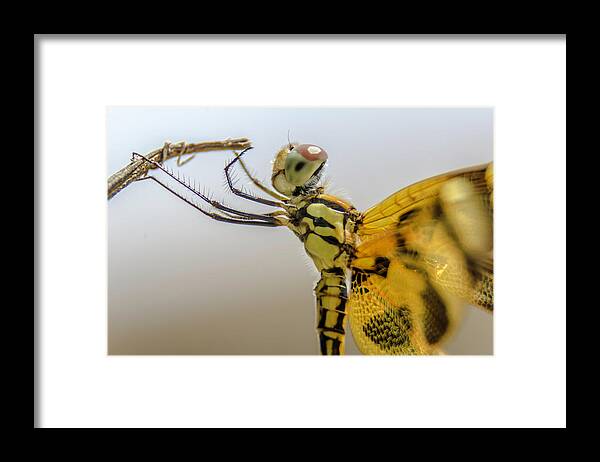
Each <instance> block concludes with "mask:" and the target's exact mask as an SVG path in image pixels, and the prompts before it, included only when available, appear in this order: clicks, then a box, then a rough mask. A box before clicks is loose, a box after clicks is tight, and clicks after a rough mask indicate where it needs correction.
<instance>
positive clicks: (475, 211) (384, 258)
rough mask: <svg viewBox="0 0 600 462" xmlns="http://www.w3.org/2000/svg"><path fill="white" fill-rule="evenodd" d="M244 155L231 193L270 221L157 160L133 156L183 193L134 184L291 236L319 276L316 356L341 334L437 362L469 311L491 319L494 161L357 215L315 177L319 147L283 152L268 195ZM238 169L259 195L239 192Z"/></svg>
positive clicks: (321, 159)
mask: <svg viewBox="0 0 600 462" xmlns="http://www.w3.org/2000/svg"><path fill="white" fill-rule="evenodd" d="M250 149H253V148H252V147H248V148H246V149H244V150H243V151H241V152H240V153H237V152H234V154H235V157H234V158H233V159H232V160H231V161H229V162H227V164H226V166H225V168H224V172H225V178H226V182H227V187H228V188H229V190H230V191H231V192H232V193H233V194H235V195H236V196H239V197H241V198H243V199H245V200H248V201H252V202H255V203H259V204H261V205H263V206H268V207H271V208H272V210H271V211H269V212H265V213H251V212H246V211H243V210H238V209H236V208H232V207H228V206H226V205H224V204H223V203H222V202H219V201H217V200H214V199H212V198H211V197H209V195H208V194H207V193H205V192H202V191H201V190H200V189H199V188H198V187H197V186H196V183H195V182H194V183H192V182H191V181H190V180H189V179H186V178H185V177H183V178H180V176H179V175H178V174H175V173H174V172H173V170H171V169H169V168H167V167H165V166H163V165H162V163H161V162H159V161H154V160H151V159H149V158H147V157H145V156H143V155H141V154H138V153H133V156H134V157H137V158H140V159H144V161H146V162H148V163H149V164H151V165H150V167H151V168H152V169H158V170H160V171H162V172H163V173H165V174H166V175H167V176H168V177H169V178H170V179H171V180H173V181H175V182H176V183H177V184H179V185H180V187H183V189H184V190H185V191H187V192H186V193H185V194H184V193H182V192H179V191H177V190H176V189H175V188H172V187H171V186H170V185H169V184H168V183H166V182H165V181H162V180H161V179H159V178H157V177H156V176H154V175H146V176H144V177H142V178H140V179H139V180H138V181H141V180H150V181H153V182H155V183H157V184H158V185H160V186H161V187H163V188H164V189H166V190H167V191H168V192H169V193H171V194H173V195H175V196H176V197H178V198H179V199H181V200H183V201H184V202H186V203H187V204H189V205H190V206H192V207H194V208H195V209H196V210H198V211H199V212H201V213H202V214H204V215H205V216H207V217H209V218H211V219H213V220H216V221H221V222H226V223H232V224H240V225H246V226H258V227H287V228H288V229H290V230H291V231H292V232H293V233H294V234H295V235H296V236H297V237H298V238H299V240H300V241H301V243H302V244H303V246H304V250H305V251H306V253H307V255H308V256H309V257H310V259H311V260H312V261H313V263H314V266H315V268H316V270H317V271H318V272H319V275H320V279H319V281H318V282H317V283H316V286H315V287H314V294H315V298H316V333H317V339H318V345H319V350H320V353H321V354H322V355H343V354H344V351H345V339H346V335H347V332H348V331H350V332H351V335H352V337H353V339H354V341H355V343H356V345H357V347H358V349H359V350H360V352H361V353H362V354H367V355H437V354H444V350H443V345H444V344H445V343H446V342H447V341H448V339H449V338H451V337H452V335H453V333H454V332H455V331H456V329H457V327H458V326H459V325H460V322H461V318H462V314H463V310H464V307H465V306H466V305H467V304H469V305H473V306H475V307H477V308H479V309H482V310H484V311H486V312H488V313H490V315H491V314H492V313H493V163H492V162H490V163H487V164H482V165H477V166H472V167H467V168H463V169H460V170H455V171H452V172H447V173H443V174H440V175H437V176H434V177H431V178H428V179H425V180H422V181H419V182H417V183H415V184H412V185H409V186H407V187H405V188H403V189H400V190H399V191H397V192H396V193H394V194H392V195H390V196H389V197H387V198H386V199H384V200H383V201H381V202H380V203H378V204H376V205H374V206H372V207H371V208H369V209H368V210H366V211H363V212H361V211H359V210H357V209H356V208H355V207H354V206H353V205H352V204H351V203H350V202H349V201H347V200H345V199H342V198H340V197H336V196H333V195H330V194H327V192H326V185H325V184H324V183H323V181H322V174H323V169H324V167H325V164H326V163H327V161H328V157H329V156H328V154H327V152H326V151H325V149H323V148H322V147H320V146H317V145H314V144H299V143H290V142H288V143H287V144H286V145H285V146H283V147H282V148H281V149H280V150H279V151H278V152H277V154H276V155H275V159H274V161H273V169H272V175H271V185H272V188H271V187H268V186H266V185H265V184H263V182H261V181H260V180H258V179H257V178H256V177H255V175H253V174H252V173H251V172H250V170H249V168H248V166H247V164H246V163H245V161H244V155H245V154H246V153H247V152H248V151H249V150H250ZM236 165H238V166H239V167H240V168H241V169H242V171H243V172H244V174H245V175H246V176H247V177H248V179H249V180H250V181H251V184H253V185H254V186H255V187H256V188H257V189H258V190H259V191H260V192H261V193H262V194H261V195H259V193H256V194H255V193H250V192H248V191H246V190H244V189H240V188H238V187H236V182H235V181H234V179H233V175H232V172H233V171H234V168H235V166H236ZM190 193H191V197H190Z"/></svg>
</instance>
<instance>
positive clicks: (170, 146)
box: [108, 138, 251, 199]
mask: <svg viewBox="0 0 600 462" xmlns="http://www.w3.org/2000/svg"><path fill="white" fill-rule="evenodd" d="M250 145H251V142H250V140H249V139H248V138H228V139H226V140H223V141H203V142H200V143H190V144H187V143H185V142H183V141H181V142H179V143H171V142H169V141H167V142H165V144H164V146H163V147H162V148H159V149H155V150H154V151H152V152H150V153H148V154H146V157H147V158H149V159H150V160H153V161H156V162H161V163H162V162H164V161H165V160H168V159H171V158H173V157H177V164H178V165H183V164H184V163H185V162H188V161H189V160H192V157H193V156H192V157H191V158H189V159H186V160H185V161H183V162H180V160H181V156H184V155H187V154H193V153H196V152H204V151H221V150H234V149H245V148H247V147H249V146H250ZM152 168H156V167H153V166H152V165H151V164H149V163H148V162H145V161H144V160H143V159H132V160H131V162H130V163H129V165H127V166H126V167H123V168H122V169H121V170H119V171H118V172H117V173H115V174H114V175H111V176H110V177H109V178H108V199H111V198H112V197H114V195H115V194H117V193H118V192H119V191H121V190H122V189H123V188H125V187H126V186H127V185H129V184H130V183H132V182H134V181H136V180H138V179H140V178H142V177H144V176H145V175H146V174H147V173H148V171H149V170H150V169H152Z"/></svg>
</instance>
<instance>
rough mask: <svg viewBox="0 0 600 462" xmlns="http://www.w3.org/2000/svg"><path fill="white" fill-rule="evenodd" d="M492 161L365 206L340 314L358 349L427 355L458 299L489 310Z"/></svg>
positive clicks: (435, 348) (455, 316)
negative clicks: (344, 308) (344, 314)
mask: <svg viewBox="0 0 600 462" xmlns="http://www.w3.org/2000/svg"><path fill="white" fill-rule="evenodd" d="M492 194H493V173H492V164H491V163H490V164H487V165H482V166H477V167H472V168H468V169H463V170H458V171H455V172H450V173H446V174H443V175H439V176H437V177H434V178H430V179H427V180H424V181H422V182H419V183H416V184H414V185H412V186H409V187H407V188H405V189H402V190H401V191H399V192H397V193H396V194H393V195H392V196H390V197H388V198H387V199H385V200H384V201H382V202H381V203H380V204H378V205H376V206H374V207H372V208H370V209H369V210H367V211H366V212H365V213H364V214H363V215H362V220H361V222H360V225H359V227H358V230H357V234H358V236H359V239H360V244H359V245H358V246H357V249H356V255H355V259H354V260H353V262H352V287H351V294H350V298H349V301H348V306H349V309H348V313H349V321H350V327H351V329H352V334H353V337H354V339H355V341H356V343H357V345H358V347H359V349H360V350H361V351H362V352H363V353H365V354H435V353H438V352H439V351H440V349H439V348H440V346H441V345H442V344H443V343H444V341H445V340H447V339H448V338H449V337H450V336H451V335H452V332H453V330H454V329H455V327H456V326H457V325H458V324H459V323H460V319H461V313H462V307H463V305H464V303H465V302H468V303H471V304H475V305H478V306H480V307H482V308H484V309H487V310H490V311H491V310H492V309H493V258H492V251H493V236H492V234H493V233H492V216H493V205H492V204H493V197H492Z"/></svg>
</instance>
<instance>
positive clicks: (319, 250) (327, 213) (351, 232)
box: [290, 194, 359, 271]
mask: <svg viewBox="0 0 600 462" xmlns="http://www.w3.org/2000/svg"><path fill="white" fill-rule="evenodd" d="M295 199H296V200H295V201H294V202H295V203H296V204H295V205H296V207H297V209H296V211H295V213H294V214H293V216H292V219H291V222H290V223H291V225H292V226H290V227H291V229H292V231H294V233H295V234H296V235H297V236H298V237H299V238H300V240H301V241H302V242H303V243H304V249H305V250H306V253H307V254H308V256H309V257H311V259H312V260H313V262H314V263H315V266H316V267H317V270H319V271H323V270H325V269H331V268H342V269H344V270H346V269H347V268H348V267H349V263H350V261H351V259H352V257H353V255H354V248H355V244H356V242H355V231H356V227H357V220H358V217H359V213H358V212H357V210H356V209H355V208H354V207H353V206H352V205H350V204H348V203H347V202H344V201H342V200H341V199H338V198H336V197H334V196H330V195H328V194H315V195H311V196H299V197H297V198H295Z"/></svg>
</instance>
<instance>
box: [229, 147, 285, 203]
mask: <svg viewBox="0 0 600 462" xmlns="http://www.w3.org/2000/svg"><path fill="white" fill-rule="evenodd" d="M250 149H252V147H249V148H246V149H244V150H243V151H242V152H240V153H239V154H236V155H235V157H234V159H233V160H232V161H231V162H229V163H228V164H227V165H226V166H225V178H226V179H227V185H228V186H229V189H230V190H231V192H232V193H233V194H235V195H236V196H240V197H243V198H244V199H248V200H250V201H253V202H258V203H260V204H265V205H270V206H272V207H283V206H284V204H283V203H282V202H281V201H282V200H287V199H288V198H287V197H285V198H284V199H280V200H279V201H272V200H269V199H263V198H261V197H256V196H254V195H252V194H248V193H246V192H244V191H241V190H239V189H237V188H236V187H235V186H234V185H233V181H232V179H231V175H230V173H229V169H230V168H231V167H232V166H233V164H235V163H236V162H238V161H240V162H241V157H242V156H243V155H244V153H245V152H246V151H248V150H250ZM244 171H245V172H246V174H247V175H248V176H249V177H250V179H251V180H252V181H253V182H255V180H254V179H253V178H252V175H250V173H249V171H248V170H247V169H244ZM256 181H258V180H256ZM258 183H259V184H261V183H260V182H258ZM254 184H256V182H255V183H254ZM261 186H262V184H261ZM263 187H264V188H265V189H268V188H266V187H265V186H263Z"/></svg>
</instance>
